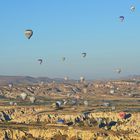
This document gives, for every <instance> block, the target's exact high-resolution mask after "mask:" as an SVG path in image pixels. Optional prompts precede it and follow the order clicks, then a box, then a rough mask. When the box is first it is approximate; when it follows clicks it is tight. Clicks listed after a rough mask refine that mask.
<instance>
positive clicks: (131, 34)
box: [0, 0, 140, 79]
mask: <svg viewBox="0 0 140 140" xmlns="http://www.w3.org/2000/svg"><path fill="white" fill-rule="evenodd" d="M131 5H135V7H136V10H135V11H134V12H132V11H131V10H130V7H131ZM119 16H124V17H125V19H124V22H120V20H119ZM26 29H32V30H33V36H32V37H31V39H30V40H28V39H27V38H26V37H25V35H24V32H25V30H26ZM139 33H140V0H133V1H132V0H23V1H19V0H1V1H0V75H22V76H34V77H38V76H45V77H50V78H55V77H58V78H63V77H64V76H68V77H69V78H72V79H73V78H74V79H77V78H79V77H80V76H84V77H85V78H86V79H102V78H116V77H123V76H127V75H133V74H140V53H139V52H140V38H139V37H140V35H139ZM83 52H86V53H87V56H86V57H85V58H82V55H81V53H83ZM62 57H66V60H65V61H64V62H63V61H62ZM39 58H42V59H43V63H42V65H40V64H39V62H38V61H37V59H39ZM117 68H121V69H122V72H121V74H117V73H116V72H114V70H115V69H117Z"/></svg>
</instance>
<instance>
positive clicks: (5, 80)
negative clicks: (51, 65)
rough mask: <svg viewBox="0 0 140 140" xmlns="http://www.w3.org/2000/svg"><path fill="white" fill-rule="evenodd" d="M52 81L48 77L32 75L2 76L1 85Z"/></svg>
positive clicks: (0, 78) (0, 77)
mask: <svg viewBox="0 0 140 140" xmlns="http://www.w3.org/2000/svg"><path fill="white" fill-rule="evenodd" d="M41 81H43V82H52V81H53V79H50V78H48V77H38V78H35V77H30V76H0V85H5V84H9V83H13V84H34V83H39V82H41Z"/></svg>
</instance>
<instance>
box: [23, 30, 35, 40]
mask: <svg viewBox="0 0 140 140" xmlns="http://www.w3.org/2000/svg"><path fill="white" fill-rule="evenodd" d="M32 35H33V31H32V30H30V29H28V30H26V31H25V36H26V37H27V38H28V39H30V38H31V37H32Z"/></svg>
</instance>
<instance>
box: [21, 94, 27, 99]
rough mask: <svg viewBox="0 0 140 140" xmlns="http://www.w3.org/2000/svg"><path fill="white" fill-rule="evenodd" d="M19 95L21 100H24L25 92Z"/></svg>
mask: <svg viewBox="0 0 140 140" xmlns="http://www.w3.org/2000/svg"><path fill="white" fill-rule="evenodd" d="M20 96H21V98H22V100H25V99H26V97H27V94H26V93H24V92H23V93H21V94H20Z"/></svg>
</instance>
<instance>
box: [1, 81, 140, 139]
mask: <svg viewBox="0 0 140 140" xmlns="http://www.w3.org/2000/svg"><path fill="white" fill-rule="evenodd" d="M0 100H1V102H0V140H4V139H6V140H47V139H48V140H112V139H113V140H120V139H122V140H139V139H140V104H139V103H140V84H139V83H138V82H135V81H132V80H129V81H128V80H127V81H126V80H116V81H94V82H86V81H84V82H71V81H63V82H54V81H52V82H47V83H44V82H39V83H34V84H21V83H20V84H7V85H1V86H0Z"/></svg>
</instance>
